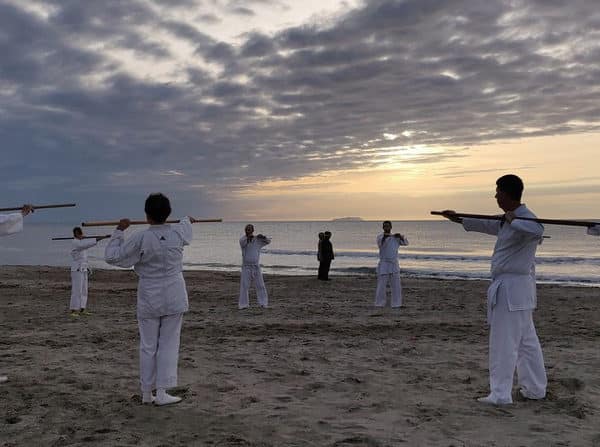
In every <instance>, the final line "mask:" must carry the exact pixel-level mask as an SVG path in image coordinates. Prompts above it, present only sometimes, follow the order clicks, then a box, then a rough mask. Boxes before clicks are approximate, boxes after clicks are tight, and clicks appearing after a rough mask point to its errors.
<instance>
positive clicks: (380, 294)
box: [375, 272, 402, 307]
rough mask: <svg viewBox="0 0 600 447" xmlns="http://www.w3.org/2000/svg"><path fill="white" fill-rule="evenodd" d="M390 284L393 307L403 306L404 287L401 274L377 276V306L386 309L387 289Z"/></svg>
mask: <svg viewBox="0 0 600 447" xmlns="http://www.w3.org/2000/svg"><path fill="white" fill-rule="evenodd" d="M388 282H389V283H390V285H391V289H392V303H391V304H392V307H401V306H402V286H401V285H400V272H396V273H387V274H383V275H377V290H376V292H375V306H376V307H385V305H386V303H387V297H386V289H387V285H388Z"/></svg>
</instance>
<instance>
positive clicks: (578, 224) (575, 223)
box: [431, 211, 600, 227]
mask: <svg viewBox="0 0 600 447" xmlns="http://www.w3.org/2000/svg"><path fill="white" fill-rule="evenodd" d="M431 214H433V215H434V216H454V217H466V218H471V219H485V220H502V219H504V216H490V215H487V214H467V213H453V214H444V213H443V212H442V211H432V212H431ZM515 219H521V220H529V221H531V222H537V223H541V224H550V225H568V226H571V227H593V226H594V225H600V223H598V222H586V221H584V220H562V219H538V218H535V217H519V216H515Z"/></svg>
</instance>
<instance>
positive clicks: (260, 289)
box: [238, 264, 269, 309]
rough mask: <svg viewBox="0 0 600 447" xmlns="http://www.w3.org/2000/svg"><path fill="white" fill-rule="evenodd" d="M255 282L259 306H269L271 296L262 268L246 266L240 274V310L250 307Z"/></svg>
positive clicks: (243, 266)
mask: <svg viewBox="0 0 600 447" xmlns="http://www.w3.org/2000/svg"><path fill="white" fill-rule="evenodd" d="M253 282H254V285H255V287H256V300H257V301H258V305H259V306H262V307H267V306H268V305H269V295H268V294H267V287H266V286H265V281H264V279H263V275H262V271H261V269H260V266H259V265H251V264H244V265H242V272H241V274H240V298H239V301H238V307H239V308H240V309H245V308H246V307H248V306H249V305H250V299H249V292H250V287H251V285H252V283H253Z"/></svg>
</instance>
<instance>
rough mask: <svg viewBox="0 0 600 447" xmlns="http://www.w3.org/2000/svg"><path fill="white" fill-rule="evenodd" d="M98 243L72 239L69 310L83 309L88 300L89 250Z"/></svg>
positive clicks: (89, 240) (91, 240) (90, 240)
mask: <svg viewBox="0 0 600 447" xmlns="http://www.w3.org/2000/svg"><path fill="white" fill-rule="evenodd" d="M97 243H98V242H96V240H95V239H73V248H72V250H71V258H73V260H72V261H71V303H70V305H69V309H71V310H80V309H85V308H86V306H87V299H88V275H89V271H90V270H89V264H88V254H87V251H88V249H89V248H92V247H94V246H95V245H96V244H97Z"/></svg>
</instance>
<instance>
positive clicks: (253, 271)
mask: <svg viewBox="0 0 600 447" xmlns="http://www.w3.org/2000/svg"><path fill="white" fill-rule="evenodd" d="M244 233H245V234H244V235H243V236H242V237H241V238H240V248H241V249H242V271H241V273H240V297H239V300H238V307H239V309H246V308H248V307H249V306H250V301H249V296H248V294H249V291H250V286H251V285H252V283H253V282H254V284H255V287H256V298H257V301H258V305H259V306H260V307H267V306H268V305H269V295H268V294H267V287H266V286H265V281H264V279H263V275H262V270H261V268H260V250H261V249H262V248H263V247H264V246H266V245H268V244H270V243H271V239H269V238H268V237H266V236H263V235H262V234H259V235H257V236H256V237H255V236H254V225H252V224H248V225H246V227H245V228H244Z"/></svg>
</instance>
